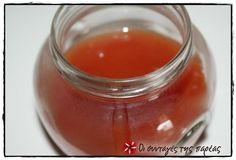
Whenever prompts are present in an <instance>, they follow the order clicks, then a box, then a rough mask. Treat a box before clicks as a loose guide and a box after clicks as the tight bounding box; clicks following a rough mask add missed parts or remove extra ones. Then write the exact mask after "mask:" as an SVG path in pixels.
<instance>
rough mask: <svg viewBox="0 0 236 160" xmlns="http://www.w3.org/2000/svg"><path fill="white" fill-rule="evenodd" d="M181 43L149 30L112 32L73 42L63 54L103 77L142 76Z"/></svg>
mask: <svg viewBox="0 0 236 160" xmlns="http://www.w3.org/2000/svg"><path fill="white" fill-rule="evenodd" d="M179 48H180V45H179V44H178V43H177V42H175V41H173V40H171V39H168V38H166V37H164V36H162V35H159V34H157V33H154V32H151V31H143V30H134V29H133V30H130V31H129V32H126V33H125V32H112V33H106V34H102V35H98V36H95V37H91V38H88V39H86V40H84V41H82V42H80V43H79V44H77V45H75V46H73V47H72V48H71V49H70V50H69V51H68V52H67V53H66V54H65V56H66V58H67V59H68V60H69V62H70V63H71V64H73V65H74V66H76V67H77V68H79V69H81V70H82V71H85V72H87V73H90V74H92V75H96V76H101V77H106V78H130V77H137V76H143V75H144V74H147V73H150V72H152V71H154V70H156V69H158V68H160V67H162V66H164V65H165V64H166V63H167V62H169V61H170V60H171V59H172V58H173V57H174V56H175V55H176V53H177V52H178V50H179Z"/></svg>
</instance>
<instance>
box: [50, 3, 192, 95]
mask: <svg viewBox="0 0 236 160" xmlns="http://www.w3.org/2000/svg"><path fill="white" fill-rule="evenodd" d="M99 6H100V5H99ZM106 6H108V5H105V7H106ZM128 6H129V5H128ZM144 6H146V5H144ZM154 6H155V5H154ZM168 6H172V7H173V9H175V10H176V12H177V13H178V14H179V16H180V18H181V20H182V21H183V25H184V26H183V28H184V36H183V42H182V44H181V46H180V49H179V50H178V52H177V53H176V55H175V56H174V57H173V58H172V59H171V60H170V61H169V62H167V63H166V64H165V65H164V66H162V67H160V68H158V69H156V70H154V71H152V72H150V73H147V74H144V75H142V76H136V77H131V78H106V77H100V76H96V75H92V74H89V73H87V72H84V71H82V70H80V69H79V68H76V67H74V66H73V65H72V64H70V62H68V61H67V59H66V58H64V56H63V54H62V52H63V51H62V50H61V47H60V43H61V42H59V41H58V40H57V39H59V38H58V37H60V34H61V33H60V32H58V31H59V29H58V25H60V26H62V25H64V24H63V23H59V22H61V21H65V19H68V17H70V16H72V15H73V14H75V12H72V13H70V14H68V15H65V12H67V13H68V12H69V10H68V7H70V6H60V8H59V9H58V10H57V12H56V14H55V16H54V18H53V22H52V25H51V33H50V39H49V43H50V50H51V53H52V56H53V60H54V63H55V65H56V68H57V69H58V71H59V73H60V74H61V75H62V76H63V77H64V78H66V79H67V80H69V81H71V82H72V83H73V84H75V85H76V86H77V87H79V88H80V89H82V90H84V91H86V92H90V93H92V94H95V95H99V96H103V97H112V98H117V97H122V98H124V97H125V98H130V97H135V96H138V95H143V94H145V93H146V92H147V91H151V90H154V89H157V88H161V87H163V86H164V85H166V84H167V83H168V82H169V81H171V80H173V79H174V78H175V77H176V76H177V75H178V74H179V73H180V72H181V71H182V70H183V68H184V67H185V65H186V63H187V62H188V59H189V57H190V55H191V49H192V32H191V28H192V25H191V20H190V17H189V15H188V12H187V10H186V9H185V7H184V6H181V5H168ZM86 7H87V10H89V9H91V8H92V12H93V11H97V10H96V9H94V7H96V5H95V6H94V5H78V9H80V10H83V9H84V12H86ZM101 8H103V7H101ZM101 8H100V9H101ZM65 30H68V28H66V29H63V31H65ZM152 84H155V85H154V86H155V87H154V86H151V85H152ZM131 85H136V87H135V86H132V87H131ZM113 87H114V88H113ZM150 88H152V89H150ZM127 93H128V94H127Z"/></svg>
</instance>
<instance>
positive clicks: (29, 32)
mask: <svg viewBox="0 0 236 160" xmlns="http://www.w3.org/2000/svg"><path fill="white" fill-rule="evenodd" d="M57 8H58V6H52V5H50V6H45V5H44V6H30V5H25V6H19V5H17V6H6V23H5V27H6V37H5V41H6V46H5V55H6V66H5V67H6V72H5V76H6V81H5V86H6V93H5V96H6V103H5V108H6V111H5V116H6V121H5V124H6V125H5V127H6V128H5V130H6V132H5V135H6V137H5V140H6V146H5V149H6V154H7V155H59V154H60V153H59V152H58V151H57V150H56V149H55V146H53V145H52V143H51V142H50V141H49V139H48V138H47V136H46V134H45V132H44V130H43V129H42V127H41V126H40V123H39V120H38V117H37V116H36V112H35V108H34V107H35V99H34V93H33V84H32V77H33V69H34V63H35V60H36V57H37V55H38V51H39V49H40V47H41V45H42V43H43V42H44V40H45V38H46V37H47V35H48V34H49V31H50V24H51V21H52V17H53V15H54V13H55V11H56V9H57ZM187 9H188V12H189V14H190V17H191V19H192V22H193V23H194V24H195V25H196V26H197V27H198V28H199V30H200V31H201V32H202V33H203V35H204V37H205V38H206V40H207V42H208V44H209V47H210V49H211V50H212V53H213V56H214V58H215V62H216V70H217V88H216V93H215V99H214V108H215V110H214V114H213V117H212V122H211V124H210V126H209V127H208V129H207V132H206V137H205V139H204V140H203V141H201V142H200V143H199V145H208V146H210V145H221V146H222V148H221V153H220V155H229V154H230V149H231V148H230V143H231V140H230V138H231V136H230V135H231V132H230V130H231V127H230V121H231V118H230V117H231V100H230V99H231V98H230V95H231V91H230V89H231V84H230V59H231V57H230V47H231V42H230V36H231V30H230V26H231V25H230V21H231V19H230V6H219V5H217V6H199V5H198V6H187ZM193 155H199V153H194V154H193Z"/></svg>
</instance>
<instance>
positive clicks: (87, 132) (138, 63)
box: [37, 30, 208, 155]
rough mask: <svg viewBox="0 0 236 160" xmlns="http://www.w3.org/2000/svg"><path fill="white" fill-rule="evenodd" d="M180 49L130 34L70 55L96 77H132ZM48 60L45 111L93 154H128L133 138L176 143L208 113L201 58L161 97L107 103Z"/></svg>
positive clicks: (99, 39)
mask: <svg viewBox="0 0 236 160" xmlns="http://www.w3.org/2000/svg"><path fill="white" fill-rule="evenodd" d="M179 48H180V45H179V44H178V43H177V42H175V41H173V40H171V39H169V38H167V37H164V36H162V35H160V34H155V33H153V32H150V31H143V30H130V31H129V32H127V33H123V32H112V33H106V34H101V35H98V36H94V37H91V38H87V39H85V40H82V41H80V42H79V43H78V44H76V45H74V46H73V47H72V48H70V49H69V50H68V52H67V53H66V54H65V57H66V58H67V60H68V61H69V62H70V63H71V64H72V65H74V66H75V67H77V68H79V69H80V70H82V71H84V72H87V73H89V74H92V75H96V76H101V77H107V78H130V77H136V76H142V75H145V74H147V73H150V72H152V71H154V70H156V69H158V68H160V67H162V66H164V65H165V64H166V63H168V62H169V61H170V60H171V59H172V58H173V57H174V56H175V55H176V53H177V51H178V49H179ZM48 59H49V58H48V57H47V55H46V54H45V55H44V56H43V57H42V60H41V61H44V62H45V63H42V64H39V65H40V67H42V69H41V70H40V72H39V78H38V83H37V84H38V90H39V97H40V98H41V102H43V104H44V106H45V108H44V112H45V114H46V115H47V118H48V119H51V120H52V122H53V123H52V124H51V125H52V126H53V128H54V130H56V131H57V132H58V133H59V134H60V135H61V137H62V138H63V139H64V140H66V141H67V142H68V143H70V144H71V145H72V146H74V147H75V148H78V149H81V150H82V151H84V152H86V153H88V154H92V155H127V154H126V153H124V152H123V148H122V146H123V144H124V143H125V142H128V141H130V140H131V141H134V142H135V143H136V144H140V143H143V144H145V145H150V144H152V145H157V146H158V145H173V144H175V143H176V141H177V140H178V139H179V138H180V135H181V133H182V132H183V130H184V129H185V128H186V127H188V125H190V124H191V123H192V122H193V121H194V120H195V119H196V118H197V117H198V116H199V115H201V114H202V113H203V112H205V111H206V110H207V105H208V104H207V103H208V96H207V86H206V83H205V77H204V74H203V73H202V65H201V60H200V58H199V57H197V56H193V57H192V58H191V59H190V62H189V64H188V65H187V67H186V69H185V70H184V72H183V73H181V75H180V76H179V77H178V78H177V79H176V80H175V81H173V82H172V83H171V84H170V85H169V86H168V87H166V88H164V89H163V90H161V91H159V92H158V93H157V94H158V97H157V98H153V97H152V98H150V97H148V96H147V97H146V98H143V99H142V100H136V101H129V100H128V99H110V100H107V101H102V100H99V99H97V98H95V97H94V96H91V95H88V94H86V93H82V92H80V91H79V90H78V89H77V88H75V87H74V86H73V85H71V84H70V83H69V82H67V81H66V80H64V79H63V78H62V77H61V76H60V75H59V74H58V72H57V71H56V70H55V68H54V67H53V64H52V63H51V62H47V61H49V60H48ZM47 63H48V64H50V66H49V67H48V68H47V67H45V66H46V65H45V64H47ZM44 68H47V69H44ZM49 75H50V76H49ZM45 95H46V96H45ZM59 143H60V142H59ZM63 147H64V148H65V150H67V151H68V150H70V149H69V148H66V146H63ZM135 154H137V155H138V154H141V155H142V154H144V153H139V152H138V151H136V153H135ZM147 154H148V153H147ZM150 154H152V155H155V154H156V155H158V153H157V152H156V153H153V152H151V153H150Z"/></svg>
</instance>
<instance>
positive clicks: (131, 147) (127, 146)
mask: <svg viewBox="0 0 236 160" xmlns="http://www.w3.org/2000/svg"><path fill="white" fill-rule="evenodd" d="M136 148H137V147H136V144H135V143H134V142H133V141H129V142H126V143H124V145H123V151H124V152H126V153H127V154H133V153H134V152H135V151H136Z"/></svg>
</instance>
